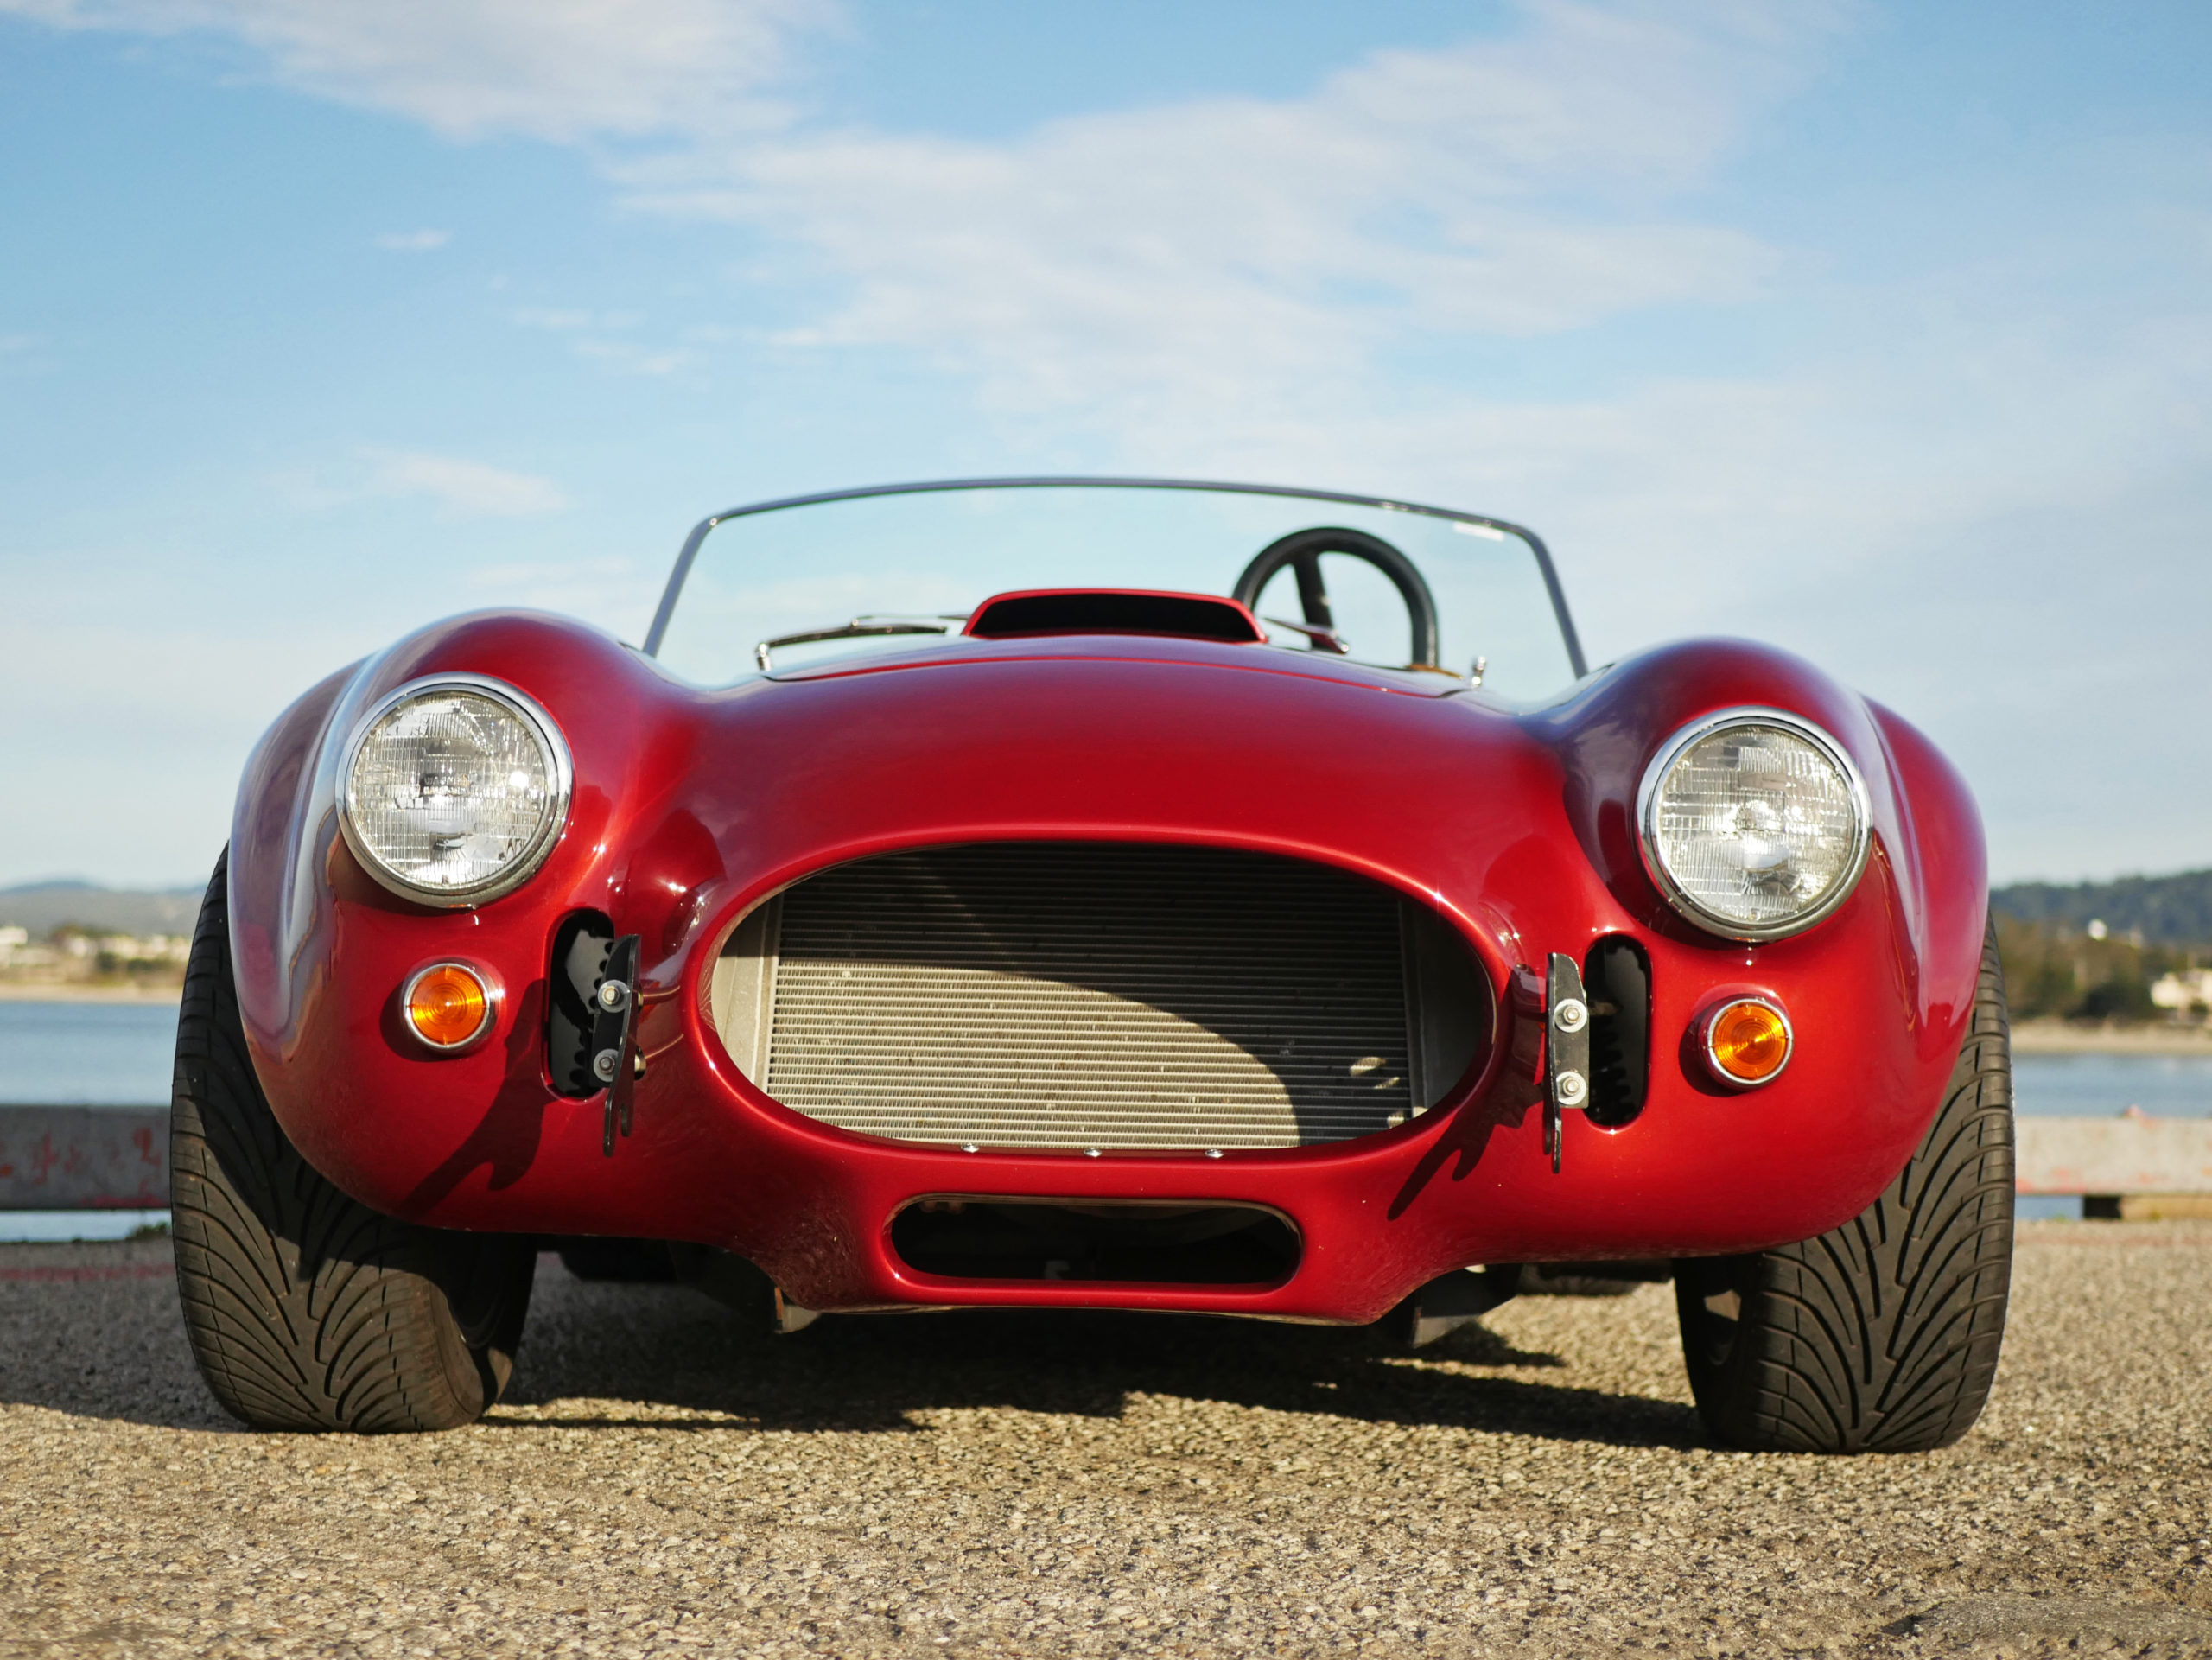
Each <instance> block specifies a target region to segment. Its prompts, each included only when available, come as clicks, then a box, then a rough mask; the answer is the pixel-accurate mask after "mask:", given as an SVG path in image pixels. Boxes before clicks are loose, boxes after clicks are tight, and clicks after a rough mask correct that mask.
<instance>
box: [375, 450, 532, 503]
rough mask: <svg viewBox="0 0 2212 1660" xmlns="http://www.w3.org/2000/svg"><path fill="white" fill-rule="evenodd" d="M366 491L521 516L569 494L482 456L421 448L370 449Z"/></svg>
mask: <svg viewBox="0 0 2212 1660" xmlns="http://www.w3.org/2000/svg"><path fill="white" fill-rule="evenodd" d="M361 458H362V460H363V461H365V462H366V463H367V464H368V467H369V482H368V492H369V493H372V494H376V495H385V496H422V497H427V498H429V499H430V500H432V501H435V502H436V503H437V504H438V506H440V507H442V508H443V509H444V510H445V511H447V512H451V513H454V514H455V515H457V516H459V517H461V518H529V517H531V516H532V515H534V514H538V513H554V512H560V511H561V510H562V509H563V508H565V507H566V506H568V505H569V499H568V497H567V496H565V495H564V494H563V493H562V491H561V488H560V487H559V486H557V485H556V484H555V483H554V482H553V481H552V480H550V479H541V478H537V477H533V476H532V475H531V474H527V473H510V472H507V471H506V470H505V469H504V468H502V467H487V466H486V465H485V464H484V463H483V462H481V461H463V460H461V459H460V458H458V457H456V456H452V455H429V454H427V453H425V452H423V451H421V450H384V449H371V450H365V451H363V452H362V457H361Z"/></svg>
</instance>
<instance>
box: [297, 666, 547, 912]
mask: <svg viewBox="0 0 2212 1660" xmlns="http://www.w3.org/2000/svg"><path fill="white" fill-rule="evenodd" d="M340 789H341V792H342V802H343V806H344V811H342V813H341V814H340V824H341V825H342V827H343V829H344V830H345V834H346V843H347V845H349V846H350V847H351V848H352V849H353V852H354V854H355V855H356V856H357V857H359V859H360V861H361V862H362V864H363V865H364V866H365V868H367V870H368V872H369V874H370V875H372V876H374V877H375V878H376V879H377V880H378V881H380V882H382V883H383V884H384V885H385V887H389V888H391V890H392V891H393V892H395V893H397V894H404V895H405V896H406V897H407V898H410V899H417V900H428V901H429V902H430V903H431V904H434V905H451V906H459V905H474V904H477V903H480V902H481V901H482V900H487V899H493V898H496V897H498V896H499V894H505V893H507V892H508V891H510V890H511V889H512V888H514V887H518V886H519V885H520V884H521V883H522V882H523V881H525V880H527V879H528V877H529V876H530V875H531V873H532V872H533V871H535V870H536V869H537V867H538V866H539V865H540V864H541V863H543V862H544V858H545V855H546V854H547V853H548V852H549V851H550V849H551V848H552V845H553V841H554V838H555V837H556V836H558V835H559V834H560V830H561V826H562V824H563V822H564V821H565V820H566V819H567V817H568V812H569V753H568V747H567V745H565V744H564V743H563V742H562V741H561V735H560V732H559V730H558V729H557V728H556V727H555V726H554V724H553V722H551V720H550V719H549V718H548V717H547V716H546V715H545V713H544V711H543V710H542V709H539V708H538V707H537V705H536V704H534V703H531V701H530V700H529V699H528V698H526V697H524V696H522V694H521V693H519V692H518V691H516V690H513V689H512V687H508V686H503V685H500V684H499V683H497V682H496V681H489V680H480V679H476V678H474V677H460V676H444V677H439V678H437V679H435V680H429V681H417V682H416V683H415V684H411V685H407V686H402V687H401V688H400V689H399V690H397V691H396V692H393V693H392V694H391V695H390V696H387V697H386V698H385V700H384V701H383V702H382V703H378V705H377V707H376V708H375V709H372V710H370V712H369V714H368V716H367V717H366V718H365V719H364V720H363V721H362V722H361V723H360V725H359V728H356V729H355V732H354V735H353V741H352V742H351V743H350V744H349V745H348V746H347V748H346V756H345V760H344V763H343V779H342V781H341V785H340Z"/></svg>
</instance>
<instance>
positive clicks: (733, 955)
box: [715, 843, 1487, 1150]
mask: <svg viewBox="0 0 2212 1660" xmlns="http://www.w3.org/2000/svg"><path fill="white" fill-rule="evenodd" d="M1405 910H1406V907H1404V906H1402V901H1401V900H1399V898H1398V897H1397V895H1396V894H1394V893H1393V892H1392V891H1391V890H1389V889H1388V888H1385V887H1382V886H1380V885H1379V884H1377V883H1375V882H1371V881H1366V880H1365V879H1363V878H1361V877H1358V876H1355V875H1351V874H1349V873H1347V872H1344V871H1341V870H1338V869H1335V868H1331V867H1328V866H1324V865H1317V864H1312V863H1308V862H1303V861H1300V860H1295V859H1286V858H1278V857H1273V856H1269V855H1256V854H1249V853H1243V852H1237V851H1234V850H1229V849H1212V848H1193V847H1180V846H1152V845H1141V844H1119V843H1116V844H1108V845H1099V844H1092V843H987V844H982V845H974V846H965V847H956V848H941V849H930V850H927V851H925V852H918V853H906V854H898V855H891V856H888V857H884V858H877V859H868V860H862V861H860V862H855V863H853V864H848V865H842V866H839V867H837V868H834V869H831V870H828V871H824V872H823V873H822V874H821V875H817V876H814V877H811V878H810V879H808V880H807V881H803V882H800V883H799V884H798V885H797V886H796V887H791V888H790V889H788V890H787V891H786V892H785V894H783V895H782V896H781V898H780V900H777V901H774V902H772V904H771V905H769V906H764V907H762V909H761V910H760V911H758V912H756V913H753V917H752V918H751V919H748V921H747V925H745V926H743V927H741V929H740V930H739V931H738V932H737V934H736V935H735V936H734V938H733V941H732V944H731V948H730V952H729V954H728V956H727V957H725V960H724V962H723V963H722V964H721V965H720V967H719V971H718V973H717V975H716V980H715V994H716V1008H717V1019H718V1023H719V1024H720V1026H721V1029H722V1032H723V1036H724V1040H725V1041H726V1042H728V1044H729V1046H730V1048H731V1051H732V1053H733V1054H734V1056H735V1057H736V1058H737V1059H738V1060H739V1064H740V1065H741V1066H744V1067H745V1069H746V1070H747V1072H748V1074H749V1075H750V1076H752V1077H753V1078H755V1079H756V1080H757V1081H759V1082H760V1083H761V1084H762V1087H763V1088H764V1089H765V1090H766V1092H767V1093H768V1094H769V1095H770V1096H771V1097H773V1098H774V1099H776V1100H777V1101H779V1102H781V1103H783V1104H784V1105H785V1106H787V1107H789V1108H791V1110H794V1111H797V1112H801V1113H804V1114H806V1115H807V1116H810V1117H813V1118H817V1119H820V1120H822V1121H823V1122H824V1123H831V1124H835V1125H836V1126H838V1127H839V1128H841V1129H849V1130H855V1131H858V1132H860V1133H862V1134H865V1135H880V1136H887V1137H891V1138H894V1139H898V1140H902V1141H913V1142H937V1143H950V1144H953V1145H961V1144H968V1143H972V1144H975V1145H977V1146H988V1147H1001V1148H1011V1147H1024V1148H1100V1149H1102V1150H1103V1149H1108V1148H1163V1149H1166V1148H1185V1149H1188V1148H1268V1147H1294V1146H1300V1145H1306V1144H1311V1143H1315V1142H1338V1141H1344V1140H1348V1139H1350V1138H1351V1137H1354V1136H1359V1135H1370V1134H1372V1133H1374V1132H1376V1131H1377V1130H1380V1129H1386V1128H1388V1127H1389V1126H1390V1125H1392V1124H1395V1123H1402V1122H1403V1121H1404V1119H1405V1118H1406V1116H1408V1114H1409V1113H1411V1112H1413V1111H1414V1110H1417V1109H1418V1107H1419V1106H1421V1105H1426V1104H1427V1103H1428V1101H1429V1100H1430V1099H1431V1098H1432V1092H1430V1091H1425V1090H1424V1089H1423V1088H1422V1086H1421V1085H1422V1080H1421V1078H1420V1077H1419V1076H1418V1073H1419V1072H1421V1048H1422V1045H1421V1033H1420V1029H1419V1021H1418V1019H1417V1017H1416V1015H1415V1013H1414V1006H1413V1003H1412V1002H1411V1000H1409V997H1408V979H1409V972H1410V974H1411V976H1412V977H1413V979H1414V980H1415V981H1416V982H1418V981H1419V980H1420V979H1421V977H1422V976H1421V970H1420V966H1419V963H1420V959H1421V957H1423V956H1424V954H1425V953H1424V952H1423V951H1421V950H1420V949H1419V948H1418V941H1417V938H1416V936H1418V935H1419V934H1420V933H1421V925H1420V924H1419V923H1418V921H1409V919H1408V916H1407V915H1406V914H1405ZM1460 955H1461V956H1462V957H1464V950H1462V951H1461V952H1460ZM1468 966H1469V967H1470V968H1471V964H1470V965H1468ZM1483 1012H1484V1014H1485V1015H1486V1013H1487V1003H1486V993H1485V994H1484V1011H1483ZM1458 1024H1459V1026H1460V1027H1465V1026H1466V1025H1467V1021H1465V1019H1462V1020H1461V1021H1459V1022H1458ZM1463 1046H1464V1045H1463ZM1428 1048H1429V1050H1430V1051H1431V1052H1435V1051H1436V1050H1437V1045H1436V1044H1435V1043H1434V1042H1433V1041H1432V1042H1431V1043H1430V1044H1429V1045H1428ZM1465 1058H1466V1057H1465V1056H1464V1055H1463V1056H1461V1057H1460V1058H1459V1059H1461V1061H1462V1062H1464V1059H1465ZM1445 1064H1449V1062H1448V1061H1447V1062H1446V1063H1445ZM1458 1070H1459V1069H1458V1067H1457V1066H1454V1067H1453V1069H1452V1077H1456V1076H1457V1073H1458ZM1451 1081H1452V1078H1446V1079H1445V1080H1444V1082H1446V1083H1447V1084H1448V1083H1449V1082H1451Z"/></svg>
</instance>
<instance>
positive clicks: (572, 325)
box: [515, 306, 592, 334]
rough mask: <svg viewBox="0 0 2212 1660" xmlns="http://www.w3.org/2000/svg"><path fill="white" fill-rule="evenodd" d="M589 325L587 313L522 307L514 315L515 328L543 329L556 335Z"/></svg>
mask: <svg viewBox="0 0 2212 1660" xmlns="http://www.w3.org/2000/svg"><path fill="white" fill-rule="evenodd" d="M591 324H592V314H591V313H590V312H588V311H576V310H563V309H560V308H555V307H550V306H524V308H522V309H521V310H519V311H518V312H516V313H515V326H516V327H517V328H545V329H550V330H552V331H553V332H554V333H556V334H568V333H570V332H572V331H574V330H575V329H579V328H590V327H591Z"/></svg>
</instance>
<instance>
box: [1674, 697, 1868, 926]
mask: <svg viewBox="0 0 2212 1660" xmlns="http://www.w3.org/2000/svg"><path fill="white" fill-rule="evenodd" d="M1761 726H1763V727H1774V728H1778V729H1780V730H1782V731H1784V732H1787V733H1788V734H1789V735H1790V736H1791V737H1793V738H1797V739H1800V740H1802V741H1804V742H1805V743H1807V744H1808V745H1809V746H1811V747H1813V748H1814V749H1815V750H1817V751H1818V752H1819V753H1820V754H1821V756H1822V757H1823V758H1825V759H1826V760H1827V762H1828V763H1829V764H1830V765H1831V766H1834V768H1835V769H1836V771H1837V773H1839V774H1840V775H1841V777H1842V779H1843V780H1844V785H1845V788H1846V790H1847V792H1848V793H1849V795H1850V798H1851V807H1852V815H1853V820H1854V827H1853V836H1852V846H1851V851H1850V854H1849V855H1848V857H1847V860H1846V862H1845V865H1844V870H1843V874H1842V875H1840V877H1838V878H1837V880H1836V881H1834V883H1833V884H1832V885H1831V886H1830V887H1829V888H1828V890H1827V892H1826V893H1825V894H1821V897H1820V898H1819V899H1818V900H1815V902H1814V903H1813V904H1812V905H1811V906H1808V907H1807V908H1806V909H1805V910H1803V911H1801V912H1798V913H1796V914H1795V915H1793V916H1791V917H1789V918H1788V919H1783V920H1778V921H1774V922H1766V923H1752V922H1744V921H1742V920H1739V919H1737V918H1734V917H1726V916H1721V915H1719V914H1718V913H1714V912H1713V911H1709V910H1707V908H1706V907H1705V906H1702V905H1700V904H1699V903H1698V901H1697V900H1694V899H1693V898H1692V897H1691V896H1690V895H1689V894H1688V893H1686V892H1684V891H1683V889H1682V887H1681V885H1680V884H1679V883H1677V882H1676V881H1675V878H1674V876H1673V875H1672V874H1671V873H1670V872H1669V870H1668V868H1667V862H1666V860H1665V859H1664V858H1663V857H1662V855H1661V854H1660V851H1659V805H1660V803H1659V792H1660V789H1661V787H1662V785H1664V784H1665V783H1666V780H1667V776H1668V774H1669V773H1670V772H1672V771H1673V770H1674V766H1675V762H1676V761H1678V760H1681V758H1682V756H1683V755H1684V754H1687V753H1688V751H1689V750H1690V749H1691V748H1692V747H1694V745H1696V744H1699V743H1701V742H1703V741H1705V740H1706V739H1707V738H1710V737H1712V736H1713V735H1715V734H1716V733H1720V732H1725V731H1726V730H1728V729H1729V728H1732V727H1761ZM1636 822H1637V851H1638V852H1639V853H1640V854H1641V855H1643V868H1644V871H1645V873H1646V874H1647V875H1649V876H1650V878H1651V881H1652V884H1653V886H1655V887H1657V888H1658V890H1659V893H1660V894H1661V896H1662V898H1664V899H1665V900H1666V901H1667V903H1668V904H1669V906H1673V907H1674V909H1675V912H1676V913H1678V914H1680V915H1681V917H1683V918H1684V919H1686V920H1688V922H1690V923H1692V924H1693V925H1695V926H1696V927H1698V928H1699V929H1700V930H1702V931H1703V932H1707V933H1709V934H1715V935H1718V936H1719V938H1723V939H1735V940H1741V941H1742V942H1744V943H1745V944H1764V943H1766V942H1768V941H1770V940H1776V939H1787V938H1790V937H1792V936H1793V935H1796V934H1801V933H1803V932H1805V931H1806V930H1807V929H1808V928H1810V927H1812V926H1813V925H1815V924H1816V923H1818V922H1820V921H1821V920H1822V919H1825V918H1827V917H1829V916H1831V915H1833V914H1834V913H1835V911H1836V909H1837V908H1838V907H1839V906H1841V905H1842V904H1843V902H1844V901H1845V900H1847V899H1849V898H1850V897H1851V895H1852V894H1853V892H1855V891H1856V890H1857V888H1858V887H1859V877H1860V876H1862V875H1865V874H1866V860H1867V856H1868V855H1869V854H1870V852H1871V851H1872V848H1873V842H1874V826H1873V812H1872V803H1871V801H1870V799H1869V798H1868V796H1867V793H1866V779H1864V778H1863V777H1861V776H1860V774H1859V768H1858V766H1856V765H1855V764H1854V763H1853V760H1852V759H1851V757H1850V755H1849V754H1847V752H1846V751H1845V749H1844V747H1843V746H1842V745H1841V744H1840V743H1838V742H1837V741H1835V739H1834V737H1832V736H1830V735H1828V734H1827V732H1825V731H1823V730H1822V729H1821V728H1819V727H1817V726H1815V725H1814V724H1813V723H1812V722H1810V721H1808V720H1807V719H1805V718H1804V716H1801V715H1792V714H1790V713H1789V710H1787V709H1770V708H1767V707H1765V706H1764V705H1760V704H1743V705H1739V706H1738V707H1736V708H1733V709H1716V710H1714V711H1713V713H1712V714H1710V715H1705V716H1700V717H1699V718H1698V719H1696V720H1694V721H1693V722H1690V723H1689V724H1688V726H1686V727H1683V728H1681V730H1680V731H1678V732H1676V733H1675V735H1673V736H1672V737H1670V738H1669V739H1668V740H1667V741H1666V742H1665V743H1663V744H1662V745H1661V746H1660V747H1659V751H1658V753H1657V754H1655V755H1653V756H1652V758H1651V760H1650V763H1649V765H1648V766H1645V767H1644V769H1643V779H1642V780H1641V781H1640V782H1639V783H1638V784H1637V791H1636Z"/></svg>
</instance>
